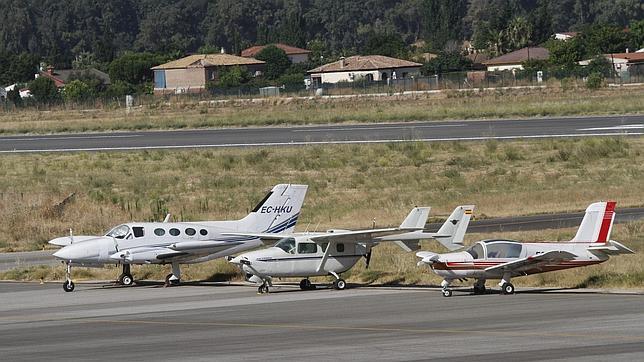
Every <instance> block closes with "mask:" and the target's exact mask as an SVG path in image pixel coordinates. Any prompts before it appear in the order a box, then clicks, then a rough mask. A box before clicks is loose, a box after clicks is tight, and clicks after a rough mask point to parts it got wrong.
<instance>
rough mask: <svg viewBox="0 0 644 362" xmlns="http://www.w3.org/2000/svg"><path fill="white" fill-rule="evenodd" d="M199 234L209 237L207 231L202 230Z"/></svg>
mask: <svg viewBox="0 0 644 362" xmlns="http://www.w3.org/2000/svg"><path fill="white" fill-rule="evenodd" d="M199 234H201V235H203V236H206V235H208V230H206V229H201V230H199Z"/></svg>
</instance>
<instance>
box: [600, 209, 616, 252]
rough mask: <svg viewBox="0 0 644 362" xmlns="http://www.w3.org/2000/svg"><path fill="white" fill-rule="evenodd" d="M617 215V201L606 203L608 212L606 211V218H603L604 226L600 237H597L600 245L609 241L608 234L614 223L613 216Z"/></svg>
mask: <svg viewBox="0 0 644 362" xmlns="http://www.w3.org/2000/svg"><path fill="white" fill-rule="evenodd" d="M614 214H615V201H609V202H607V203H606V210H605V211H604V217H603V218H602V226H601V228H600V229H599V236H598V237H597V241H596V242H598V243H605V242H606V239H608V232H609V231H610V227H611V225H612V223H613V215H614Z"/></svg>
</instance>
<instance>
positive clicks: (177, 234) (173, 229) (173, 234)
mask: <svg viewBox="0 0 644 362" xmlns="http://www.w3.org/2000/svg"><path fill="white" fill-rule="evenodd" d="M180 233H181V232H180V231H179V229H175V228H172V229H170V235H172V236H179V234H180Z"/></svg>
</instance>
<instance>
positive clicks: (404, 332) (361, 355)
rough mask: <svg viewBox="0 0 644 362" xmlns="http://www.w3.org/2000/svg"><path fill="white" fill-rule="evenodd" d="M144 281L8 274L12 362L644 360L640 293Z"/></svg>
mask: <svg viewBox="0 0 644 362" xmlns="http://www.w3.org/2000/svg"><path fill="white" fill-rule="evenodd" d="M141 283H142V285H137V286H134V287H116V286H112V285H111V284H109V283H105V284H100V283H99V284H97V283H87V284H85V283H83V284H77V286H76V290H75V291H74V292H72V293H65V292H63V290H62V288H61V285H59V283H56V284H43V285H40V284H37V283H0V297H1V299H2V303H0V356H2V357H1V359H2V360H4V361H20V360H25V361H34V360H48V361H53V360H67V361H70V360H83V361H88V360H110V361H118V360H130V361H132V360H153V359H154V360H181V361H189V360H190V361H192V360H208V361H211V360H221V361H242V360H243V361H247V360H280V361H304V360H306V361H329V360H340V361H345V360H346V361H349V360H351V361H355V360H395V361H414V360H441V361H462V360H466V359H469V360H475V361H498V360H506V361H508V360H509V361H512V360H516V361H519V360H520V361H539V360H566V361H582V360H583V361H592V360H596V361H606V360H611V361H634V360H644V308H642V306H644V295H643V294H638V293H614V292H613V293H609V292H604V291H588V290H562V289H551V290H535V289H530V290H526V289H522V288H521V286H520V282H518V280H517V283H516V284H517V294H515V295H510V296H507V295H499V294H498V291H497V292H494V291H490V293H489V294H486V295H476V296H475V295H473V294H471V293H470V292H469V290H466V289H464V290H462V291H457V292H455V293H454V296H453V297H451V298H445V297H443V296H442V295H441V293H440V292H439V289H436V288H394V287H386V286H385V287H377V288H374V287H358V286H352V285H350V286H349V288H348V289H347V290H344V291H336V290H332V289H326V288H324V289H318V290H315V291H306V292H303V291H300V290H299V289H298V288H297V287H295V286H293V285H280V286H278V287H275V288H273V289H272V292H271V293H270V294H268V295H257V294H256V288H255V287H253V286H250V285H249V286H244V285H225V284H217V283H201V284H198V285H197V284H194V285H183V286H180V287H171V288H164V287H163V286H162V285H161V284H158V283H154V282H148V283H143V282H141ZM490 286H492V283H488V287H490Z"/></svg>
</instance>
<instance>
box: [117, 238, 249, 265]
mask: <svg viewBox="0 0 644 362" xmlns="http://www.w3.org/2000/svg"><path fill="white" fill-rule="evenodd" d="M243 243H244V241H242V240H226V241H224V240H203V241H201V240H200V241H183V242H177V243H174V244H171V245H168V246H164V247H138V248H132V249H121V250H120V251H117V252H116V253H114V254H112V255H110V258H111V259H114V260H121V261H124V262H128V263H134V264H139V263H141V264H143V263H145V264H148V263H155V262H158V261H167V262H171V261H175V260H180V259H186V258H196V257H201V256H206V255H209V254H213V253H217V252H220V251H222V250H226V249H228V248H231V247H233V246H237V245H240V244H243Z"/></svg>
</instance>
